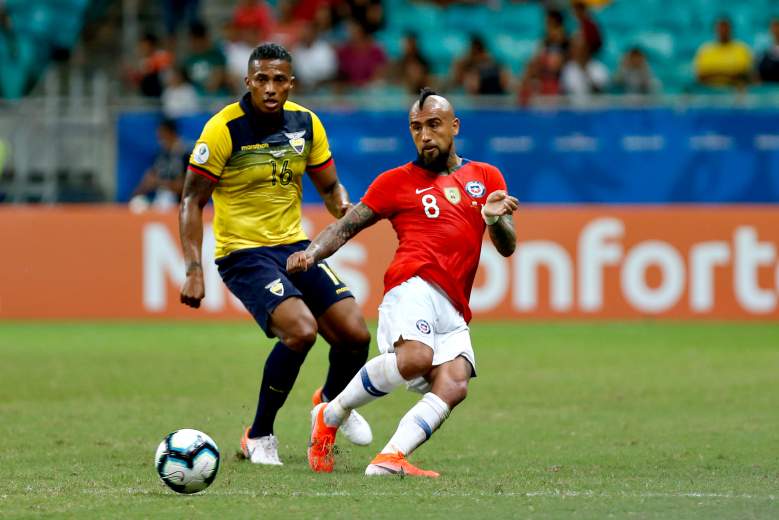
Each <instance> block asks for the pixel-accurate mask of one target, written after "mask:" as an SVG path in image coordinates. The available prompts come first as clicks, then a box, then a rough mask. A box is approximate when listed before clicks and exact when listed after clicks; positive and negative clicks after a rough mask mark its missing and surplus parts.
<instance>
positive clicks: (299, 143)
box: [284, 130, 306, 155]
mask: <svg viewBox="0 0 779 520" xmlns="http://www.w3.org/2000/svg"><path fill="white" fill-rule="evenodd" d="M284 135H286V136H287V139H289V145H290V146H291V147H292V149H293V150H295V151H296V152H297V154H298V155H300V154H302V153H303V149H304V148H305V147H306V140H305V139H304V138H303V136H304V135H306V131H305V130H301V131H300V132H290V133H287V132H284Z"/></svg>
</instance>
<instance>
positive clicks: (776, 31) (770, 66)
mask: <svg viewBox="0 0 779 520" xmlns="http://www.w3.org/2000/svg"><path fill="white" fill-rule="evenodd" d="M771 34H772V35H773V37H774V44H773V45H772V46H771V47H769V48H768V49H766V51H765V52H764V53H763V57H762V58H761V59H760V64H759V65H758V67H757V69H758V72H759V73H760V79H761V80H762V81H766V82H769V83H779V18H774V19H773V20H772V21H771Z"/></svg>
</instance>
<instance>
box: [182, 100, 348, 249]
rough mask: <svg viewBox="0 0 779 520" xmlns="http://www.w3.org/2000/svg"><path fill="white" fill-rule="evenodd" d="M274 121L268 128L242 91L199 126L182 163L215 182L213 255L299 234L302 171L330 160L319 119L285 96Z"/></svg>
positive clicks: (303, 236) (302, 235) (291, 240)
mask: <svg viewBox="0 0 779 520" xmlns="http://www.w3.org/2000/svg"><path fill="white" fill-rule="evenodd" d="M282 119H283V120H282V121H281V122H280V123H277V124H275V125H274V126H273V128H269V127H268V126H267V124H266V123H264V122H263V121H265V119H264V118H262V117H258V116H257V114H256V111H255V109H254V107H253V105H252V102H251V97H250V95H249V94H248V93H247V94H246V95H244V96H243V98H241V100H240V101H238V102H237V103H233V104H230V105H228V106H226V107H225V108H223V109H222V110H221V111H220V112H218V113H217V114H216V115H214V116H213V117H212V118H211V119H210V120H209V121H208V123H206V125H205V127H204V128H203V133H202V134H201V135H200V138H199V139H198V141H197V143H195V147H194V150H193V152H192V155H191V156H190V159H189V170H190V171H192V172H194V173H196V174H199V175H203V176H205V177H207V178H208V179H210V180H212V181H214V182H216V183H217V184H216V187H215V188H214V193H213V196H212V197H213V201H214V222H213V226H214V237H215V239H216V258H221V257H223V256H226V255H228V254H230V253H232V252H233V251H237V250H239V249H246V248H250V247H260V246H276V245H283V244H291V243H294V242H298V241H300V240H305V239H306V238H307V237H306V234H305V233H304V232H303V227H302V225H301V200H302V195H303V187H302V178H303V175H304V174H305V172H306V171H308V172H309V173H316V172H318V171H321V170H323V169H325V168H327V167H328V166H329V165H330V164H331V162H332V160H333V159H332V155H331V153H330V146H329V145H328V142H327V135H326V134H325V129H324V127H323V126H322V122H321V121H320V120H319V118H318V117H317V116H316V114H314V113H313V112H312V111H310V110H308V109H307V108H304V107H302V106H300V105H298V104H296V103H293V102H291V101H287V102H286V103H285V104H284V107H283V110H282Z"/></svg>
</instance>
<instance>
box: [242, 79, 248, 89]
mask: <svg viewBox="0 0 779 520" xmlns="http://www.w3.org/2000/svg"><path fill="white" fill-rule="evenodd" d="M243 83H244V85H246V90H249V76H244V77H243Z"/></svg>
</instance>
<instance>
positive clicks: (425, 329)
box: [417, 320, 431, 334]
mask: <svg viewBox="0 0 779 520" xmlns="http://www.w3.org/2000/svg"><path fill="white" fill-rule="evenodd" d="M417 329H419V332H421V333H422V334H430V330H431V328H430V324H429V323H428V322H427V320H417Z"/></svg>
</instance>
